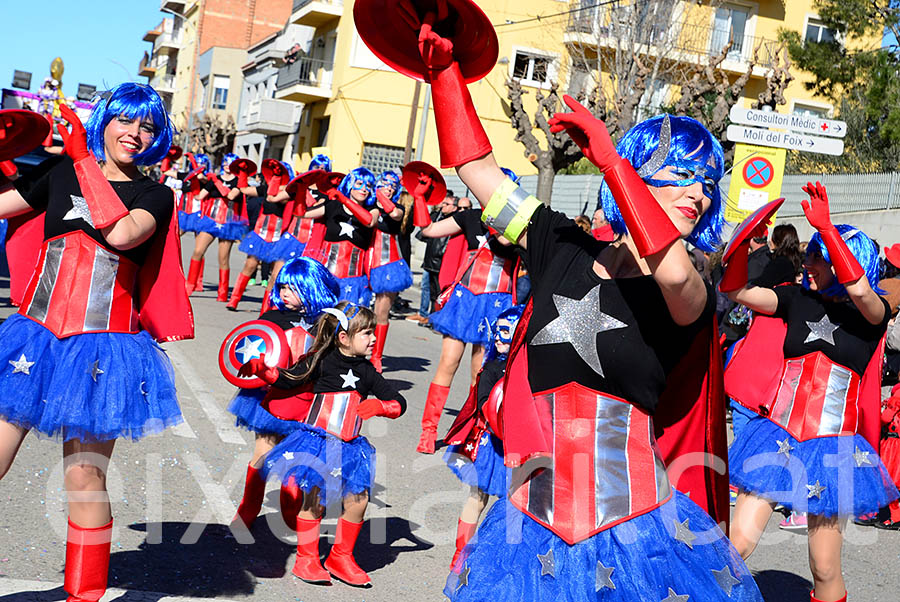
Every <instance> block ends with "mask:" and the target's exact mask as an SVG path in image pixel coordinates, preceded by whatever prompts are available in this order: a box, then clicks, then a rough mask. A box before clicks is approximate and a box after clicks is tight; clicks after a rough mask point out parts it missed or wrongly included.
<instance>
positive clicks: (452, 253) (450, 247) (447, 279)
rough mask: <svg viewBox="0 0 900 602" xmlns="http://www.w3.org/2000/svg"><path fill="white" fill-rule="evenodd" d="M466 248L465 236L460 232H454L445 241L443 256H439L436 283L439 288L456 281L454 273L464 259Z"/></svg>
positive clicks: (442, 288)
mask: <svg viewBox="0 0 900 602" xmlns="http://www.w3.org/2000/svg"><path fill="white" fill-rule="evenodd" d="M468 248H469V247H468V244H467V242H466V237H465V236H463V235H462V234H461V233H460V234H454V235H453V236H451V237H450V240H448V241H447V247H446V249H444V256H443V257H442V258H441V271H440V273H439V274H438V284H439V286H440V287H441V290H444V289H445V288H447V287H448V286H450V285H451V284H453V283H454V282H456V273H457V272H458V271H459V266H460V265H462V263H463V262H464V261H465V260H466V251H467V250H468ZM438 292H440V291H438Z"/></svg>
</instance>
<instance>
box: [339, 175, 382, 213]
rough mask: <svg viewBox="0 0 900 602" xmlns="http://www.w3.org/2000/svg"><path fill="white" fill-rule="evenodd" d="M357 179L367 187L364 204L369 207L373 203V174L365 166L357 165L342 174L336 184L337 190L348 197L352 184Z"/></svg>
mask: <svg viewBox="0 0 900 602" xmlns="http://www.w3.org/2000/svg"><path fill="white" fill-rule="evenodd" d="M357 181H361V182H363V184H365V187H366V188H368V189H369V196H368V198H367V199H366V205H367V206H369V207H371V206H372V205H374V204H375V174H373V173H372V172H371V171H369V170H368V169H366V168H365V167H357V168H356V169H354V170H351V171H350V173H348V174H347V175H346V176H344V179H343V180H341V183H340V185H339V186H338V191H339V192H340V193H341V194H342V195H344V196H345V197H347V198H348V199H349V198H350V191H351V190H353V186H354V184H355V183H356V182H357Z"/></svg>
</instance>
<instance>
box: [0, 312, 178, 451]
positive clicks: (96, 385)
mask: <svg viewBox="0 0 900 602" xmlns="http://www.w3.org/2000/svg"><path fill="white" fill-rule="evenodd" d="M0 418H2V419H3V420H6V421H7V422H11V423H13V424H17V425H19V426H22V427H24V428H27V429H34V430H35V431H38V432H39V433H43V434H44V435H47V436H50V437H59V438H61V439H63V440H65V441H68V440H70V439H80V440H82V441H106V440H110V439H116V438H118V437H130V438H131V439H140V438H141V437H144V436H145V435H150V434H153V433H158V432H160V431H162V430H163V429H165V428H166V427H169V426H173V425H175V424H178V423H180V422H181V420H182V419H181V410H179V409H178V399H177V397H176V395H175V377H174V373H173V371H172V364H171V363H170V362H169V358H168V357H167V356H166V353H165V351H163V350H162V348H161V347H160V346H159V345H157V344H156V342H155V341H154V340H153V339H152V338H151V337H150V335H149V334H147V332H144V331H142V332H139V333H137V334H124V333H109V332H98V333H86V334H77V335H73V336H70V337H66V338H64V339H57V338H56V337H55V336H54V335H53V333H52V332H50V331H49V330H47V329H46V328H45V327H44V326H43V325H41V324H38V323H37V322H35V321H33V320H31V319H29V318H26V317H25V316H22V315H19V314H13V315H12V316H10V317H9V318H7V320H6V321H5V322H3V324H0Z"/></svg>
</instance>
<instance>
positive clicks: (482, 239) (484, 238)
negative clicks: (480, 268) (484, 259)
mask: <svg viewBox="0 0 900 602" xmlns="http://www.w3.org/2000/svg"><path fill="white" fill-rule="evenodd" d="M475 240H476V241H477V242H478V246H479V247H480V246H481V245H483V244H484V243H485V241H487V236H485V235H484V234H479V235H478V236H476V237H475Z"/></svg>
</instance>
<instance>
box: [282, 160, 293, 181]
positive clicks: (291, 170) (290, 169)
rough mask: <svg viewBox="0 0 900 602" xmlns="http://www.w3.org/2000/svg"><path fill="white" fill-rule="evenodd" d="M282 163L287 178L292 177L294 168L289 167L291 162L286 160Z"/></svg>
mask: <svg viewBox="0 0 900 602" xmlns="http://www.w3.org/2000/svg"><path fill="white" fill-rule="evenodd" d="M281 164H282V165H284V170H285V171H286V172H287V176H288V180H293V179H294V168H293V167H291V164H290V163H288V162H287V161H282V162H281Z"/></svg>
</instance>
